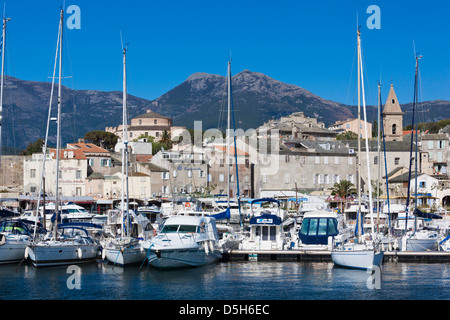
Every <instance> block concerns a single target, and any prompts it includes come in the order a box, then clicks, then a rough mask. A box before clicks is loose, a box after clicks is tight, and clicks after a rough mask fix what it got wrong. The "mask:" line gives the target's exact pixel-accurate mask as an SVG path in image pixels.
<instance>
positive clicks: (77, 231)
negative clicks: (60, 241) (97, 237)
mask: <svg viewBox="0 0 450 320" xmlns="http://www.w3.org/2000/svg"><path fill="white" fill-rule="evenodd" d="M61 236H62V237H75V236H81V237H87V236H88V233H87V231H86V230H85V229H81V228H62V229H61Z"/></svg>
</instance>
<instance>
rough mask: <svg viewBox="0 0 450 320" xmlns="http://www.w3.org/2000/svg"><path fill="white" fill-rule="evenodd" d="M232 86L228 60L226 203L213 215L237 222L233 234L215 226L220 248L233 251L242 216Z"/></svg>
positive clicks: (239, 238)
mask: <svg viewBox="0 0 450 320" xmlns="http://www.w3.org/2000/svg"><path fill="white" fill-rule="evenodd" d="M232 92H233V90H232V86H231V59H230V60H228V68H227V98H228V100H227V101H228V103H227V107H228V108H227V109H228V110H227V133H226V134H227V141H226V145H227V146H226V148H225V154H226V156H227V161H225V162H226V163H227V194H226V203H225V202H224V203H223V206H221V208H222V209H225V211H222V212H221V213H219V214H216V215H213V217H215V218H216V219H217V220H225V219H226V220H227V221H234V222H235V221H236V220H237V221H239V227H240V230H239V232H235V230H234V229H233V227H231V226H229V225H228V223H227V224H226V225H224V224H220V223H219V224H217V229H218V231H219V234H220V238H221V239H220V246H221V247H222V248H223V249H233V248H237V247H238V246H239V244H240V243H241V242H242V241H243V239H244V235H243V230H242V228H243V225H242V215H241V200H240V190H239V169H238V159H237V147H236V136H235V131H234V129H233V137H231V132H232V131H231V116H232V114H233V110H232V105H233V98H232ZM232 120H233V126H234V115H233V119H232ZM231 138H233V144H234V161H235V168H236V183H237V185H236V186H237V190H236V191H237V192H236V195H237V203H234V202H232V201H231V200H230V187H231V186H230V182H231V176H230V167H231V159H230V155H231V141H230V140H231Z"/></svg>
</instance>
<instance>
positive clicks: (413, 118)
mask: <svg viewBox="0 0 450 320" xmlns="http://www.w3.org/2000/svg"><path fill="white" fill-rule="evenodd" d="M421 58H422V56H418V55H416V68H415V76H414V99H413V111H412V126H411V148H410V150H409V159H410V160H409V174H408V193H407V196H406V208H405V209H406V210H405V233H406V232H407V231H408V211H409V201H410V193H411V171H412V152H413V143H414V135H415V139H416V148H415V157H414V158H415V159H414V163H415V178H414V181H415V196H414V203H415V204H414V209H417V124H416V123H415V114H416V101H417V73H418V69H419V60H420V59H421ZM414 127H415V130H414ZM414 131H415V132H414Z"/></svg>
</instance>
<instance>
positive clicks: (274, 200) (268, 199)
mask: <svg viewBox="0 0 450 320" xmlns="http://www.w3.org/2000/svg"><path fill="white" fill-rule="evenodd" d="M263 202H276V203H277V204H278V205H280V201H278V200H277V199H273V198H261V199H253V200H252V201H251V202H250V203H251V204H254V203H263Z"/></svg>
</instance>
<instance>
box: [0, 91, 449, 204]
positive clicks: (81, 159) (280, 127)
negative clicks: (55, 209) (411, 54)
mask: <svg viewBox="0 0 450 320" xmlns="http://www.w3.org/2000/svg"><path fill="white" fill-rule="evenodd" d="M400 114H401V109H400V106H399V104H398V101H397V99H396V96H395V92H394V91H393V87H391V91H390V94H389V96H388V101H387V102H386V105H385V107H384V110H383V120H384V123H385V126H386V127H385V128H384V130H385V137H386V142H385V144H384V145H383V146H381V145H380V144H379V143H378V142H377V141H376V140H370V141H369V143H368V146H369V159H368V160H367V157H366V150H365V148H366V146H365V143H362V144H361V152H360V153H358V146H357V141H356V140H348V141H343V140H337V138H336V137H337V135H338V133H339V132H337V131H336V130H335V129H333V130H332V129H330V128H325V125H324V124H323V123H321V122H319V121H317V119H314V118H309V117H305V116H304V114H303V113H301V112H297V113H294V114H292V115H290V116H287V117H283V118H281V119H278V120H272V121H269V122H267V123H265V124H263V125H262V126H261V127H259V128H257V129H256V130H248V131H246V132H243V131H241V132H240V133H239V134H237V138H236V143H235V144H234V143H233V144H232V145H227V144H226V143H225V141H223V139H222V136H221V135H219V137H218V138H214V139H211V138H208V139H205V140H204V141H203V142H198V141H197V142H196V143H195V144H193V143H191V142H190V141H193V140H190V141H189V139H183V142H182V143H179V144H175V145H174V146H173V147H172V149H171V150H161V151H160V152H158V153H156V154H152V152H151V150H152V148H151V142H148V141H147V140H146V139H145V138H144V139H142V140H141V141H131V142H130V143H129V148H130V150H129V151H130V153H129V154H130V158H129V164H130V165H129V168H128V195H129V197H130V198H134V199H141V200H149V199H153V198H165V197H170V196H173V195H180V194H182V195H187V194H198V195H199V194H202V195H205V194H226V193H227V192H228V191H229V193H230V195H231V197H234V196H236V195H237V194H238V193H239V194H240V195H241V196H244V197H252V198H257V197H261V196H262V195H264V194H267V193H268V192H270V193H272V194H277V195H279V196H283V195H287V194H292V192H293V191H299V192H303V193H311V192H319V193H320V192H322V193H324V194H325V193H329V190H330V189H332V188H333V185H334V184H335V183H337V182H340V181H342V180H348V181H350V182H352V183H354V184H355V185H356V182H357V181H356V180H357V177H358V174H359V175H360V177H361V189H362V192H365V193H367V192H368V189H369V188H368V187H369V184H371V185H381V189H382V194H383V195H386V194H387V192H388V191H389V195H390V196H394V197H398V198H404V196H405V195H406V194H407V187H408V180H409V178H410V177H409V174H407V173H408V169H409V166H410V163H411V159H412V158H411V157H413V158H414V157H415V154H412V155H411V153H410V150H411V135H410V134H408V133H404V132H403V131H402V130H401V128H402V122H401V117H399V115H400ZM139 120H145V121H139ZM155 120H156V121H155ZM161 121H164V125H165V126H164V128H159V129H161V130H162V129H164V130H165V131H167V130H169V129H170V130H171V132H175V130H172V129H171V121H169V120H168V119H166V118H165V117H162V116H161V117H159V115H157V114H155V113H154V112H148V113H146V114H145V116H143V117H137V119H133V120H132V123H133V125H132V126H131V127H130V128H129V129H130V130H129V134H133V132H134V131H135V132H134V134H133V136H129V137H128V138H132V137H134V136H138V133H139V136H142V135H143V136H144V137H145V136H146V135H145V131H142V130H141V129H143V127H140V124H141V125H142V126H145V128H144V130H150V126H151V124H152V123H153V124H154V126H155V127H154V128H153V129H155V128H156V126H159V125H160V124H161V123H160V122H161ZM362 125H365V124H364V123H363V122H360V126H362ZM336 127H337V125H335V126H334V128H336ZM110 129H111V128H110ZM155 130H157V129H155ZM176 130H178V133H179V134H185V133H186V132H183V130H184V131H186V130H185V129H183V128H179V127H177V128H176ZM111 131H114V130H112V129H111ZM130 131H131V132H130ZM370 131H371V130H370ZM142 132H144V134H142ZM149 132H150V131H149ZM161 134H162V132H161V131H160V132H159V134H158V136H160V135H161ZM187 134H188V133H187ZM121 145H122V144H121V143H118V145H117V146H116V149H115V150H114V151H108V150H105V149H103V148H100V147H98V146H95V145H93V144H90V143H84V142H79V143H70V144H67V146H66V148H65V149H64V150H61V151H60V152H61V153H60V159H61V162H60V173H59V175H60V182H59V188H60V190H59V192H60V193H61V194H63V195H65V196H71V197H91V198H92V199H94V200H95V201H106V200H114V199H120V198H121V195H122V190H123V188H124V186H123V184H122V181H123V179H122V178H123V176H122V155H121ZM413 145H415V142H414V141H413ZM46 157H47V159H46V161H45V167H44V166H43V161H42V160H43V154H42V153H38V154H33V155H32V156H31V157H25V158H19V159H15V160H11V163H13V162H18V161H19V162H20V161H22V165H19V169H18V170H23V174H22V175H23V177H22V179H20V178H18V177H16V176H15V175H13V174H12V172H13V171H14V170H9V171H8V166H11V163H9V164H8V161H4V160H3V158H2V176H4V174H3V173H4V172H9V174H7V175H6V176H10V177H13V176H14V177H15V178H14V179H15V181H16V183H17V184H20V181H21V180H22V190H21V193H23V194H28V195H36V194H37V193H38V192H39V190H40V189H41V184H42V177H43V176H44V177H45V192H46V193H47V194H50V195H52V194H53V195H54V194H55V193H56V190H54V189H55V179H56V161H55V159H56V151H55V150H52V149H50V150H49V152H48V153H47V155H46ZM413 160H415V159H413ZM417 160H418V161H417V163H418V170H417V171H418V173H419V174H418V177H417V178H418V184H419V187H420V188H418V193H420V194H421V195H427V196H428V197H429V199H432V201H434V204H435V205H438V206H441V205H442V206H445V205H447V206H448V205H449V204H450V187H449V178H448V171H447V169H448V166H449V162H450V128H448V127H446V128H445V129H443V130H442V131H441V132H440V133H439V134H425V133H421V135H420V139H419V143H418V159H417ZM414 162H415V161H413V163H414ZM358 163H360V164H361V166H359V168H360V169H359V173H358V170H357V169H358ZM367 163H368V164H369V170H370V177H371V180H372V181H369V179H368V173H369V171H368V170H367V165H366V164H367ZM44 169H45V174H44V175H43V173H42V172H43V170H44ZM3 170H5V171H3ZM377 180H378V181H377ZM238 181H239V184H238V183H237V182H238ZM414 181H415V179H414ZM0 183H1V182H0ZM8 183H9V185H11V182H8ZM3 184H4V183H3ZM4 185H5V184H4ZM6 185H8V184H6ZM386 186H388V188H387V187H386ZM238 188H239V190H238Z"/></svg>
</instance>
